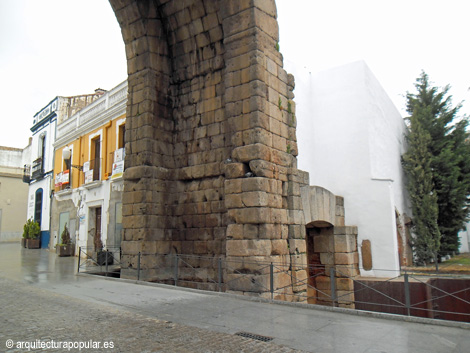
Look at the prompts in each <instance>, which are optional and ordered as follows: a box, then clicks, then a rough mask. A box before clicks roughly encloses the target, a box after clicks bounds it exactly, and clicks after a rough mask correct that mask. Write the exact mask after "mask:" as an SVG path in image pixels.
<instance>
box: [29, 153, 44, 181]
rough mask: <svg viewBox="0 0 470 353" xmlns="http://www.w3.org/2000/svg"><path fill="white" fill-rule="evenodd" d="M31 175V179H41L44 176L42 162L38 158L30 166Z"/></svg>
mask: <svg viewBox="0 0 470 353" xmlns="http://www.w3.org/2000/svg"><path fill="white" fill-rule="evenodd" d="M31 169H32V173H31V179H32V180H35V179H41V178H42V177H43V176H44V160H43V159H42V158H38V159H36V160H35V161H34V162H33V165H32V168H31Z"/></svg>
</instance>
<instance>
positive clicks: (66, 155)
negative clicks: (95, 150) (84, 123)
mask: <svg viewBox="0 0 470 353" xmlns="http://www.w3.org/2000/svg"><path fill="white" fill-rule="evenodd" d="M71 157H72V151H71V150H70V148H69V146H65V147H64V149H63V150H62V158H63V160H64V161H68V162H65V163H66V164H69V163H70V164H69V165H70V167H72V168H77V169H78V170H83V167H82V166H80V165H74V164H72V161H71V160H70V158H71Z"/></svg>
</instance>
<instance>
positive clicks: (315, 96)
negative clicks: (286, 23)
mask: <svg viewBox="0 0 470 353" xmlns="http://www.w3.org/2000/svg"><path fill="white" fill-rule="evenodd" d="M286 67H287V70H288V71H289V72H291V73H292V74H294V76H295V78H296V88H295V95H296V97H295V102H296V116H297V139H298V145H299V151H300V153H299V157H298V161H299V162H298V163H299V169H302V170H305V171H307V172H309V174H310V184H311V185H318V186H321V187H324V188H326V189H328V190H330V191H331V192H333V193H334V194H336V195H340V196H343V197H344V203H345V204H344V205H345V216H346V219H345V220H346V224H349V225H356V226H358V247H359V252H360V256H359V258H360V267H362V258H363V257H362V256H363V255H365V254H362V253H361V244H362V241H364V240H370V243H371V256H372V269H371V270H364V269H362V270H361V274H362V275H368V276H382V277H393V276H394V275H396V273H397V271H398V270H399V269H400V257H401V262H402V263H401V264H402V265H403V264H405V263H406V262H408V263H409V261H410V260H411V254H410V249H409V247H407V246H406V245H407V240H406V239H407V238H406V237H407V236H409V234H408V232H407V231H406V227H405V218H406V216H405V215H408V216H409V215H410V205H409V203H408V202H407V199H406V196H405V184H404V175H403V172H402V168H401V159H400V157H401V155H402V154H403V153H404V151H405V145H404V135H405V133H406V126H405V124H404V121H403V119H402V117H401V115H400V113H399V112H398V110H397V109H396V107H395V106H394V105H393V103H392V102H391V100H390V98H389V97H388V96H387V94H386V93H385V91H384V90H383V88H382V87H381V86H380V84H379V82H378V81H377V79H376V78H375V77H374V75H373V74H372V72H371V71H370V69H369V68H368V67H367V65H366V64H365V63H364V62H362V61H360V62H355V63H351V64H348V65H344V66H341V67H337V68H333V69H330V70H328V71H324V72H321V73H318V74H310V73H309V72H306V71H305V70H304V69H299V68H298V67H295V66H294V65H291V64H290V63H289V62H286ZM397 221H398V222H397ZM397 223H398V226H397ZM400 245H401V246H400ZM399 253H400V255H399ZM369 255H370V254H369Z"/></svg>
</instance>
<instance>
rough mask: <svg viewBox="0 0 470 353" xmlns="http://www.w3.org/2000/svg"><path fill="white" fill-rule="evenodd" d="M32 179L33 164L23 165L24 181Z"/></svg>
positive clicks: (27, 181)
mask: <svg viewBox="0 0 470 353" xmlns="http://www.w3.org/2000/svg"><path fill="white" fill-rule="evenodd" d="M30 181H31V165H29V164H25V165H24V167H23V183H28V184H29V182H30Z"/></svg>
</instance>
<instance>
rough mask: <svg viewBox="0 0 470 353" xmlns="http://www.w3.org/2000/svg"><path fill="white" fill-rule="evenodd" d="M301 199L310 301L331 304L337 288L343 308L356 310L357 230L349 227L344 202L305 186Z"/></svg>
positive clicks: (325, 190)
mask: <svg viewBox="0 0 470 353" xmlns="http://www.w3.org/2000/svg"><path fill="white" fill-rule="evenodd" d="M301 199H302V204H303V211H304V216H305V225H306V236H305V241H306V248H307V261H306V263H307V276H308V280H307V281H308V284H309V286H308V288H307V302H308V303H311V304H323V305H331V304H332V300H331V298H332V292H331V290H332V288H334V289H335V290H336V293H335V296H336V297H337V298H339V300H338V303H339V305H340V306H344V307H353V306H354V305H352V304H350V303H351V302H352V301H354V283H353V278H354V277H356V276H357V275H359V268H358V266H359V256H358V251H357V227H352V226H345V217H344V200H343V198H342V197H340V196H335V195H334V194H333V193H332V192H331V191H329V190H327V189H324V188H322V187H319V186H304V187H302V188H301ZM332 269H333V275H334V278H335V283H334V284H335V286H333V287H332V285H331V278H332V277H331V274H332V273H331V270H332Z"/></svg>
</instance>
